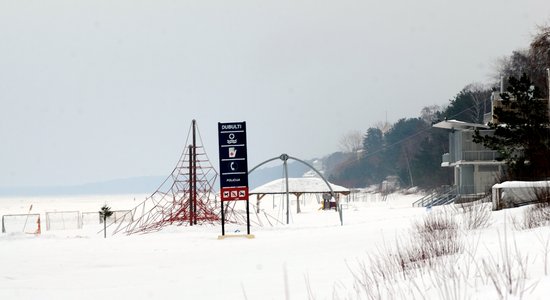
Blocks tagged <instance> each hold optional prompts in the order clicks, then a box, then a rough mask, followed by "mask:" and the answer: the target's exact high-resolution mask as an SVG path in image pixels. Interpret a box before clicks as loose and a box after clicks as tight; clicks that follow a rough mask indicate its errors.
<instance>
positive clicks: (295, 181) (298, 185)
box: [250, 177, 350, 195]
mask: <svg viewBox="0 0 550 300" xmlns="http://www.w3.org/2000/svg"><path fill="white" fill-rule="evenodd" d="M330 186H331V188H332V190H333V191H334V192H335V193H341V194H349V192H350V191H349V189H347V188H345V187H343V186H339V185H336V184H332V183H330ZM285 191H286V187H285V179H284V178H281V179H276V180H273V181H271V182H268V183H266V184H264V185H262V186H259V187H257V188H255V189H253V190H252V191H250V194H256V195H266V194H284V193H285ZM288 191H289V193H292V194H306V193H309V194H317V193H319V194H321V193H330V189H329V188H328V186H327V184H326V183H325V181H323V179H321V178H318V177H304V178H289V179H288Z"/></svg>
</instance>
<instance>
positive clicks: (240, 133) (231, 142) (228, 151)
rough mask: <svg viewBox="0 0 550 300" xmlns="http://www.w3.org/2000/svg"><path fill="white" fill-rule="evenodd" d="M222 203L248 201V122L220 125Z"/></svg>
mask: <svg viewBox="0 0 550 300" xmlns="http://www.w3.org/2000/svg"><path fill="white" fill-rule="evenodd" d="M218 142H219V147H220V148H219V150H220V192H221V199H222V201H232V200H248V164H247V153H246V122H235V123H218Z"/></svg>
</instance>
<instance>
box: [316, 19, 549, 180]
mask: <svg viewBox="0 0 550 300" xmlns="http://www.w3.org/2000/svg"><path fill="white" fill-rule="evenodd" d="M548 67H550V26H539V27H538V29H537V32H536V34H534V36H533V38H532V40H531V43H530V45H529V46H528V47H527V48H525V49H518V50H515V51H513V52H512V54H511V55H510V56H507V57H503V58H500V59H499V60H498V61H497V63H496V66H495V69H494V74H495V75H494V76H493V78H492V82H489V83H471V84H468V85H466V86H465V87H464V88H463V89H462V90H460V91H458V93H457V94H456V95H455V96H454V97H453V98H452V99H451V100H449V102H448V103H447V104H446V105H443V106H440V105H431V106H427V107H424V108H422V110H421V111H420V113H419V115H418V116H417V117H405V118H402V119H399V120H398V121H397V122H395V123H393V124H389V123H386V122H379V123H377V124H376V125H375V126H373V127H371V128H368V129H366V130H364V131H355V132H350V133H348V134H346V135H345V136H343V137H342V138H341V141H340V145H341V148H342V151H340V152H336V153H333V154H331V155H329V156H328V157H326V158H325V159H324V164H325V166H324V169H325V172H326V174H327V175H328V177H329V180H331V181H332V182H334V183H336V184H340V185H344V186H347V187H366V186H370V185H375V184H380V183H381V182H382V181H383V180H384V179H386V178H387V177H388V176H396V177H397V178H398V180H399V183H400V185H401V186H402V187H412V186H416V187H419V188H421V189H432V188H436V187H439V186H442V185H450V184H452V181H453V169H452V168H443V167H441V157H442V155H443V154H444V153H447V152H448V150H449V149H448V147H449V141H448V132H447V131H446V130H444V129H438V128H434V127H432V125H433V124H434V123H436V122H438V121H441V120H445V119H448V120H452V119H454V120H459V121H464V122H469V123H483V116H484V114H485V113H489V112H491V94H492V93H498V92H499V91H500V89H501V84H502V85H503V86H502V88H504V89H506V88H507V85H508V84H509V79H510V78H520V77H521V76H522V75H524V74H525V75H526V76H527V77H528V78H530V80H531V82H532V83H533V84H534V85H535V86H536V87H537V88H538V91H539V96H540V97H541V98H546V99H547V98H548V96H549V92H548V90H549V86H548V85H549V79H548V76H547V68H548Z"/></svg>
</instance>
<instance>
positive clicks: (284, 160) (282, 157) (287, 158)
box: [248, 153, 334, 197]
mask: <svg viewBox="0 0 550 300" xmlns="http://www.w3.org/2000/svg"><path fill="white" fill-rule="evenodd" d="M277 159H280V160H282V161H283V162H286V161H288V160H289V159H293V160H295V161H297V162H300V163H302V164H304V165H306V166H307V167H309V168H310V169H312V170H313V171H315V173H317V175H319V177H321V179H323V181H324V182H325V184H326V185H327V187H328V188H329V190H330V195H331V196H333V197H334V190H333V189H332V187H331V186H330V183H329V182H328V180H327V179H326V178H325V177H324V176H323V174H321V172H319V171H318V170H317V169H315V167H313V166H312V165H311V164H309V163H307V162H305V161H303V160H301V159H299V158H296V157H293V156H290V155H288V154H285V153H283V154H281V155H279V156H277V157H273V158H270V159H268V160H266V161H264V162H262V163H260V164H259V165H257V166H255V167H254V168H252V169H251V170H250V171H248V174H249V175H250V173H252V172H253V171H254V170H256V169H257V168H259V167H261V166H263V165H265V164H267V163H270V162H272V161H274V160H277Z"/></svg>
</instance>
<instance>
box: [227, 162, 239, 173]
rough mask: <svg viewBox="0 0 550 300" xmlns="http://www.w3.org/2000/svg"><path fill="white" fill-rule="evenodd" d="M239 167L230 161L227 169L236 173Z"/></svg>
mask: <svg viewBox="0 0 550 300" xmlns="http://www.w3.org/2000/svg"><path fill="white" fill-rule="evenodd" d="M238 167H239V165H237V163H236V162H234V161H232V162H231V163H229V168H230V169H231V171H237V168H238Z"/></svg>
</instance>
